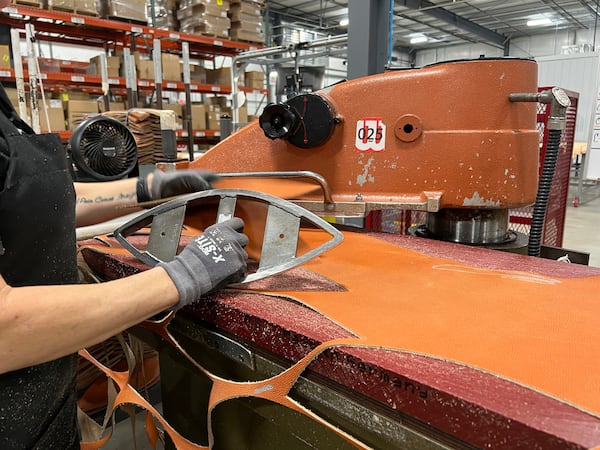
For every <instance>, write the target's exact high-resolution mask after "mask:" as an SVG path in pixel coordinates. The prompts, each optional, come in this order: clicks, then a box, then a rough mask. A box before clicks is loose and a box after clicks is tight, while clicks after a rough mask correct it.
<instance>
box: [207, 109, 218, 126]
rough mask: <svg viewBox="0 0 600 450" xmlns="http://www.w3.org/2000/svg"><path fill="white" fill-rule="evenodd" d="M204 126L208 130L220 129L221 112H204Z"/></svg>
mask: <svg viewBox="0 0 600 450" xmlns="http://www.w3.org/2000/svg"><path fill="white" fill-rule="evenodd" d="M206 126H207V129H208V130H220V129H221V113H220V112H216V111H208V112H207V113H206Z"/></svg>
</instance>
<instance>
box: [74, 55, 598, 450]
mask: <svg viewBox="0 0 600 450" xmlns="http://www.w3.org/2000/svg"><path fill="white" fill-rule="evenodd" d="M540 101H542V102H546V103H548V104H549V105H550V107H551V108H552V111H553V114H552V116H553V117H552V118H551V121H552V123H551V124H550V125H549V126H551V127H552V129H551V131H553V130H555V133H554V134H553V137H552V139H553V142H554V144H556V145H557V146H558V145H559V140H560V129H561V120H562V117H564V109H565V108H566V107H567V106H568V97H566V96H565V95H564V92H561V90H560V89H557V90H552V91H548V92H542V93H538V92H537V65H536V63H535V62H533V61H530V60H521V59H478V60H470V61H455V62H447V63H440V64H435V65H431V66H427V67H423V68H418V69H406V70H390V71H387V72H385V73H383V74H379V75H373V76H368V77H364V78H360V79H356V80H352V81H346V82H342V83H338V84H336V85H334V86H332V87H329V88H326V89H324V90H321V91H318V92H315V93H312V94H303V95H298V96H296V97H293V98H291V99H289V100H287V101H286V102H284V103H281V104H271V105H268V106H267V107H266V108H265V110H264V112H263V113H262V115H261V117H260V120H259V121H258V122H255V123H252V124H250V125H247V126H245V127H243V128H242V129H240V130H239V131H237V132H236V133H234V134H232V135H231V136H229V137H228V138H226V139H224V140H223V141H221V142H220V143H219V144H218V145H216V146H215V147H213V148H212V149H211V150H209V151H208V152H206V153H205V154H204V155H202V156H201V157H199V158H198V159H196V160H195V161H193V162H183V163H178V164H177V169H179V168H197V169H209V170H212V171H214V172H217V173H220V174H222V175H223V178H222V179H221V181H219V182H217V183H216V185H215V188H216V189H215V190H214V191H208V192H204V193H199V194H191V195H189V196H184V197H181V198H178V199H176V200H173V201H171V202H167V203H165V204H163V205H160V206H158V207H156V208H153V209H151V210H149V211H148V212H147V214H146V215H145V216H144V218H143V219H139V220H137V222H135V223H131V224H128V225H127V226H125V227H122V228H121V229H120V230H118V232H117V233H116V238H113V237H111V236H107V237H104V238H102V239H101V241H102V242H101V243H100V244H98V243H96V244H94V245H88V246H85V248H84V249H83V252H82V254H83V256H84V257H85V259H86V261H87V263H88V264H89V266H90V267H91V268H92V269H93V270H95V271H96V272H97V273H102V276H103V277H104V278H106V279H110V278H116V277H120V276H123V275H127V274H130V273H135V272H137V271H140V270H144V269H145V268H147V267H149V266H151V265H153V264H155V263H156V262H157V261H159V260H168V259H169V258H171V257H173V255H174V254H175V253H176V252H177V251H179V249H180V248H181V247H182V246H183V245H185V243H186V242H189V239H190V236H193V235H194V233H195V232H198V231H200V230H202V229H203V228H205V227H206V226H208V225H210V224H211V223H215V222H217V221H220V220H223V219H224V218H227V217H231V216H233V215H235V216H238V217H241V218H242V219H244V221H245V223H246V228H245V231H246V233H247V234H248V236H249V238H250V243H249V246H248V253H249V255H250V259H251V261H250V263H249V275H248V278H247V279H246V281H245V282H244V283H241V284H238V285H235V286H230V287H228V288H227V289H225V290H223V291H221V292H219V293H216V294H213V295H210V296H208V297H206V298H203V299H201V300H200V301H199V302H198V303H196V304H194V305H193V306H191V307H187V308H184V309H183V310H181V311H179V312H177V313H176V314H175V315H172V314H170V315H168V316H166V317H157V318H154V319H153V320H150V321H147V322H145V323H143V324H140V325H139V326H137V327H136V328H135V329H133V330H132V331H131V332H132V333H134V334H136V335H137V336H139V337H141V338H142V339H143V340H144V341H146V342H148V343H149V344H151V345H152V346H154V347H155V348H156V349H158V352H159V358H160V373H161V392H162V417H163V418H164V423H163V422H161V423H162V424H163V425H162V426H163V428H164V429H165V430H166V431H165V435H166V436H168V437H167V441H168V446H170V447H171V448H214V449H239V448H248V449H249V448H252V449H255V448H256V449H282V448H286V449H309V448H310V449H313V448H319V449H332V448H335V449H343V448H380V449H391V448H418V449H422V448H427V449H429V448H431V449H437V448H503V449H515V448H524V449H532V448H540V449H565V448H573V449H591V448H598V446H600V376H598V370H599V363H598V361H600V326H598V324H599V318H600V301H598V296H597V291H598V287H599V286H600V269H596V268H592V267H586V266H581V265H575V264H566V263H562V262H557V261H553V260H548V259H542V258H538V257H535V256H534V257H532V256H525V255H522V254H516V253H514V252H511V251H505V250H510V249H512V248H515V247H518V246H523V245H525V246H528V245H529V247H535V246H536V243H535V242H533V243H532V242H529V243H527V242H525V244H523V239H525V240H526V239H527V237H523V236H520V235H519V234H518V233H515V232H513V231H511V230H510V228H509V210H510V209H512V208H518V207H521V206H524V205H532V204H535V205H536V206H537V205H538V204H540V203H541V204H542V207H543V202H544V195H543V194H542V195H540V189H541V188H540V183H538V165H539V164H540V161H539V144H538V141H539V132H538V130H537V128H536V102H540ZM557 139H558V140H557ZM540 197H541V198H540ZM379 210H417V211H423V212H424V213H425V215H426V221H425V223H423V224H418V226H415V227H413V229H412V230H411V233H409V234H406V235H401V234H390V233H379V232H373V231H370V230H369V229H368V227H367V218H368V216H369V214H370V213H371V212H372V211H379ZM541 220H542V221H543V211H542V219H541ZM144 230H146V231H144ZM530 239H531V238H530ZM123 247H125V248H128V249H130V250H132V252H133V254H132V253H130V252H123V251H121V250H122V248H123ZM530 254H531V253H530ZM165 423H166V424H167V425H165ZM165 427H166V428H165Z"/></svg>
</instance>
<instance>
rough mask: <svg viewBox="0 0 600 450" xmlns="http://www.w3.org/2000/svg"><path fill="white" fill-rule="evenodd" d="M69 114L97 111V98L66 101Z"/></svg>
mask: <svg viewBox="0 0 600 450" xmlns="http://www.w3.org/2000/svg"><path fill="white" fill-rule="evenodd" d="M65 111H66V112H67V114H69V115H70V114H71V113H74V112H85V113H97V112H98V102H97V101H96V100H71V99H69V100H68V101H67V102H66V109H65Z"/></svg>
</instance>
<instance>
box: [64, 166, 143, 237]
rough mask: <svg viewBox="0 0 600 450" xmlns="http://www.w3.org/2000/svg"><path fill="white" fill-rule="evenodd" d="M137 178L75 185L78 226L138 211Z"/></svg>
mask: <svg viewBox="0 0 600 450" xmlns="http://www.w3.org/2000/svg"><path fill="white" fill-rule="evenodd" d="M136 183H137V178H127V179H124V180H118V181H113V182H109V183H75V192H76V193H77V204H76V215H77V226H80V227H81V226H87V225H93V224H97V223H100V222H104V221H106V220H110V219H113V218H115V217H119V216H123V215H126V214H129V213H132V212H134V211H136V205H137V203H138V201H137V193H136Z"/></svg>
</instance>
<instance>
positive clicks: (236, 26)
mask: <svg viewBox="0 0 600 450" xmlns="http://www.w3.org/2000/svg"><path fill="white" fill-rule="evenodd" d="M234 30H243V31H248V32H250V33H258V34H263V32H264V30H263V25H262V23H258V22H251V21H248V22H233V23H232V24H231V31H232V32H233V31H234Z"/></svg>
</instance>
